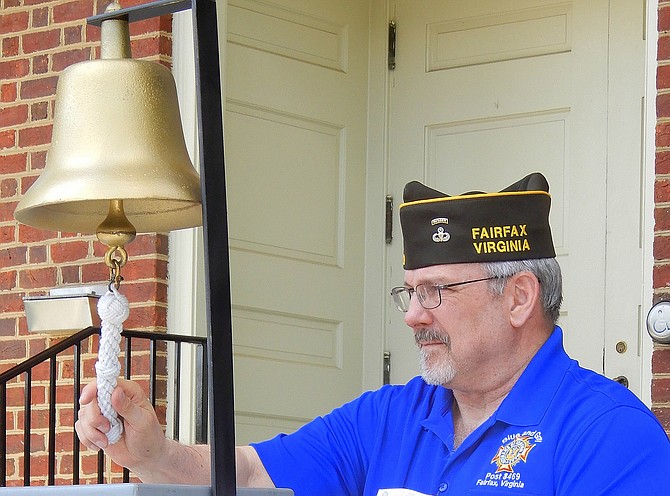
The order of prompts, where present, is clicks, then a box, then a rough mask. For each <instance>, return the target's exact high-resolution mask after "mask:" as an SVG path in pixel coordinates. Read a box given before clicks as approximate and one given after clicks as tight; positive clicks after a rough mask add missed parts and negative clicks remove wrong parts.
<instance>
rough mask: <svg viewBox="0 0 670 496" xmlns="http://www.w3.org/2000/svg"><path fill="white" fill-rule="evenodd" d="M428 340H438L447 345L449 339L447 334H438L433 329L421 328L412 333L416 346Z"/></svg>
mask: <svg viewBox="0 0 670 496" xmlns="http://www.w3.org/2000/svg"><path fill="white" fill-rule="evenodd" d="M428 341H439V342H441V343H443V344H445V345H446V346H449V343H450V340H449V336H446V335H443V334H439V333H438V332H437V331H435V330H433V329H421V330H419V331H416V332H415V333H414V342H415V343H416V345H417V346H419V347H420V346H421V345H422V344H423V343H426V342H428Z"/></svg>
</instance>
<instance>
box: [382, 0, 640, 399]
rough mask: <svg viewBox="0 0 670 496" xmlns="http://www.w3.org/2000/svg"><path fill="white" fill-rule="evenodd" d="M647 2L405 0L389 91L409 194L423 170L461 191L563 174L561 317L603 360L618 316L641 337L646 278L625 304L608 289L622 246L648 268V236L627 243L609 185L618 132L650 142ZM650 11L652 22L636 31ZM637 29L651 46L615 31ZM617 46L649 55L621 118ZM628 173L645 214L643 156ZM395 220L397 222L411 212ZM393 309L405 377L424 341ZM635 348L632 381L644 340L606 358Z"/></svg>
mask: <svg viewBox="0 0 670 496" xmlns="http://www.w3.org/2000/svg"><path fill="white" fill-rule="evenodd" d="M640 5H641V2H627V3H626V2H623V3H622V4H613V5H612V6H610V4H609V2H607V1H573V2H549V1H539V0H538V1H524V2H520V1H513V2H512V1H481V2H456V1H444V0H435V1H425V2H420V3H417V2H410V1H406V0H397V1H396V2H394V9H392V10H394V14H395V22H396V25H397V45H396V69H395V70H394V71H393V74H392V76H391V84H390V86H391V89H390V104H389V106H390V137H389V143H390V145H389V146H390V152H389V155H390V166H389V169H390V172H389V185H390V191H391V193H392V194H393V196H394V197H395V198H396V199H397V203H399V202H400V199H401V198H402V188H403V186H404V184H405V183H406V182H407V181H410V180H413V179H419V180H423V181H425V182H426V183H427V184H429V185H431V186H433V187H435V188H437V189H439V190H442V191H445V192H446V193H449V194H452V195H453V194H459V193H462V192H465V191H468V190H472V189H483V190H486V191H498V190H500V189H502V188H504V187H506V186H507V185H509V184H511V183H512V182H514V181H515V180H517V179H519V178H521V177H522V176H524V175H525V174H528V173H530V172H533V171H536V170H537V171H541V172H543V173H544V174H545V175H546V176H547V178H548V180H549V184H550V193H551V194H552V211H551V218H550V221H551V225H552V232H553V236H554V243H555V246H556V250H557V256H558V260H559V262H560V264H561V266H562V269H563V273H564V294H565V301H564V305H563V310H562V312H561V318H560V324H561V325H562V326H563V328H564V331H565V341H566V347H567V349H568V351H569V353H570V354H571V355H572V356H573V357H575V358H577V359H578V360H579V361H580V363H581V364H582V365H584V366H586V367H588V368H592V369H594V370H597V371H600V372H603V371H605V370H604V363H605V362H604V358H603V354H604V353H606V352H608V351H613V350H609V349H608V348H607V349H606V348H605V344H606V338H605V334H606V332H605V322H606V316H608V317H607V318H608V319H612V320H617V321H620V322H625V325H622V326H621V327H620V328H619V329H617V330H616V335H617V338H616V339H624V340H630V342H635V343H637V341H638V336H639V332H640V331H639V325H640V322H639V318H638V305H639V304H640V293H641V290H638V291H637V294H635V292H634V291H633V293H634V294H633V295H631V294H630V293H629V294H628V295H627V296H626V299H625V302H621V304H619V305H612V304H610V303H609V301H607V300H608V298H607V297H606V294H607V293H606V288H607V284H608V277H609V276H610V275H611V273H613V272H614V270H616V271H621V266H622V264H621V262H618V263H617V264H616V266H614V265H613V266H612V269H613V270H610V271H608V266H607V265H606V260H608V259H613V258H617V259H618V260H626V261H628V262H627V263H629V265H626V266H627V267H632V269H630V270H628V269H625V270H624V273H626V277H629V278H631V284H639V286H637V287H638V288H641V281H642V273H641V270H639V267H640V266H641V259H642V253H641V250H640V247H639V246H636V247H634V248H631V246H625V245H624V244H621V243H616V242H615V237H614V236H613V235H612V233H613V232H618V231H619V230H620V229H621V227H619V226H614V225H613V224H612V223H609V224H608V213H609V212H610V211H611V209H612V200H613V199H614V196H613V194H614V192H613V191H612V190H611V189H610V190H608V187H607V185H608V182H612V180H613V179H614V178H613V176H612V174H613V167H612V164H616V163H620V162H618V161H619V158H618V155H617V154H613V153H612V151H611V149H610V148H608V143H609V140H611V139H612V137H613V136H615V135H617V136H620V138H618V139H622V138H623V137H624V136H625V137H626V140H627V142H628V143H629V145H632V146H633V147H634V148H633V150H636V151H637V153H638V155H639V150H640V149H641V148H640V146H641V145H640V139H641V135H642V132H641V128H640V126H641V117H640V104H639V102H640V95H641V94H643V90H644V50H643V43H642V37H641V34H642V27H641V25H642V15H643V10H642V9H641V8H640ZM611 9H616V10H617V12H618V13H620V15H625V16H627V19H629V21H630V23H631V25H632V26H633V28H632V29H629V30H628V31H627V30H625V29H623V30H621V29H619V30H617V31H616V32H610V31H609V24H608V22H609V21H608V19H609V18H610V15H613V14H612V12H611V11H610V10H611ZM636 23H639V32H638V33H637V34H636V33H633V34H631V31H632V30H634V29H635V26H636ZM631 36H632V37H633V38H634V37H635V36H639V42H638V45H639V46H641V47H642V50H641V51H640V50H639V49H638V50H632V51H628V52H626V53H625V54H621V53H619V52H617V53H612V52H611V51H610V50H609V49H608V46H609V45H608V43H610V41H609V40H610V39H611V38H617V37H620V38H623V39H624V40H625V42H630V41H629V40H628V37H631ZM638 45H635V46H638ZM626 57H627V58H626ZM617 58H618V59H625V60H626V61H627V63H628V65H635V64H636V65H637V66H639V68H640V71H639V74H640V77H639V78H637V79H636V80H635V82H634V84H635V85H636V86H633V87H632V88H628V90H627V91H622V90H620V91H619V93H618V94H617V98H620V99H623V101H627V102H629V101H633V102H637V106H634V105H633V106H631V109H632V110H629V112H628V113H627V114H625V115H617V120H616V121H613V120H612V119H608V116H609V114H608V112H611V107H612V106H613V104H612V103H610V100H609V99H610V98H611V96H610V93H611V91H612V90H611V86H613V85H612V83H611V82H610V83H608V79H610V80H611V79H612V78H616V77H621V76H622V74H623V71H622V73H621V74H620V73H615V72H613V69H612V68H611V63H612V60H613V59H617ZM608 64H610V66H608ZM624 65H625V64H624ZM608 67H609V69H608ZM608 70H609V72H608ZM629 72H630V71H629ZM626 77H629V76H626ZM609 146H611V145H609ZM635 147H636V148H635ZM616 181H617V182H618V184H621V183H622V181H623V182H625V183H626V184H628V185H629V186H630V187H631V190H632V192H633V194H632V195H630V196H628V195H621V194H618V195H616V205H617V207H616V208H617V209H618V211H626V212H630V213H631V214H632V217H633V218H635V219H637V220H636V222H639V219H640V197H639V194H638V191H639V190H640V188H639V186H640V157H639V156H638V157H637V160H636V161H635V160H633V161H632V163H631V162H630V161H629V162H626V163H624V164H621V165H619V166H617V168H616ZM608 195H609V196H608ZM608 198H610V201H609V202H608ZM396 216H397V213H396ZM395 221H396V225H397V224H398V219H397V217H396V219H395ZM634 226H637V227H638V228H639V224H634ZM627 229H630V226H629V227H628V228H627ZM396 239H397V240H398V241H397V242H394V244H393V245H392V246H391V247H390V248H389V253H388V260H389V266H388V268H387V275H388V287H389V288H390V287H392V286H395V285H398V284H400V283H402V271H401V270H400V260H401V249H402V246H401V240H400V237H399V236H396ZM620 273H621V272H619V274H620ZM617 277H620V276H617ZM388 309H389V310H388V311H389V315H390V318H389V322H390V325H389V328H388V329H387V334H386V343H387V349H388V350H390V351H391V356H392V369H391V380H392V382H404V381H406V380H407V379H408V378H409V377H411V376H413V375H416V373H417V372H418V365H417V359H416V351H415V347H414V345H413V341H412V336H411V332H409V330H407V329H406V327H405V326H404V324H403V322H402V315H401V314H399V313H397V312H396V311H395V310H394V309H393V308H392V305H391V304H389V307H388ZM615 316H616V317H615ZM608 332H610V333H612V334H613V333H614V331H613V330H611V329H610V330H609V331H608ZM617 360H619V362H620V363H617ZM622 360H629V361H632V362H633V365H632V366H630V367H628V368H627V369H626V370H627V372H626V374H627V375H629V377H628V378H629V381H630V383H631V387H632V388H633V389H634V390H635V388H636V387H637V388H639V372H640V371H639V359H638V358H637V357H636V355H635V352H633V353H630V354H629V355H628V356H613V357H612V359H611V360H608V362H607V363H608V370H607V371H606V372H607V373H608V374H610V375H619V374H618V373H617V372H616V370H618V369H619V370H620V369H621V368H622V367H624V366H623V363H622ZM635 365H637V369H636V368H635ZM624 368H625V367H624ZM609 369H611V370H609Z"/></svg>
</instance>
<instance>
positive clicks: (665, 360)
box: [651, 0, 670, 432]
mask: <svg viewBox="0 0 670 496" xmlns="http://www.w3.org/2000/svg"><path fill="white" fill-rule="evenodd" d="M657 61H658V66H657V74H656V87H657V89H658V94H657V98H656V117H657V125H656V184H655V191H654V199H655V200H654V201H655V203H656V211H655V219H656V225H655V229H654V274H653V283H654V301H658V300H670V1H667V0H660V1H659V4H658V53H657ZM651 370H652V402H653V410H654V412H655V413H656V415H657V417H658V418H659V419H660V420H661V422H662V423H663V425H664V426H665V429H666V431H668V432H670V346H667V345H666V346H662V345H655V346H654V353H653V356H652V366H651Z"/></svg>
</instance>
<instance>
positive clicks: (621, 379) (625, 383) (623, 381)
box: [612, 375, 628, 387]
mask: <svg viewBox="0 0 670 496" xmlns="http://www.w3.org/2000/svg"><path fill="white" fill-rule="evenodd" d="M612 380H613V381H614V382H618V383H619V384H621V385H622V386H624V387H628V377H626V376H625V375H620V376H619V377H615V378H614V379H612Z"/></svg>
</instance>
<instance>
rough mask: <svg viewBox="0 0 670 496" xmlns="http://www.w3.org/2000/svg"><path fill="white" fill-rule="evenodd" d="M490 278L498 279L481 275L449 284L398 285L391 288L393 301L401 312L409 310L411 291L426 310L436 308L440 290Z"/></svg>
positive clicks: (440, 295) (439, 301)
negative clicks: (480, 276)
mask: <svg viewBox="0 0 670 496" xmlns="http://www.w3.org/2000/svg"><path fill="white" fill-rule="evenodd" d="M491 279H499V277H495V276H494V277H483V278H481V279H472V280H470V281H462V282H454V283H451V284H418V285H417V286H416V287H415V288H408V287H405V286H398V287H397V288H393V289H392V290H391V296H392V297H393V303H395V306H396V307H398V310H400V311H401V312H407V311H408V310H409V304H410V300H411V299H412V293H416V297H417V298H418V299H419V303H420V304H421V306H422V307H423V308H425V309H426V310H432V309H433V308H437V307H439V306H440V304H441V303H442V290H443V289H449V288H454V287H456V286H463V285H464V284H472V283H473V282H482V281H490V280H491Z"/></svg>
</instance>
